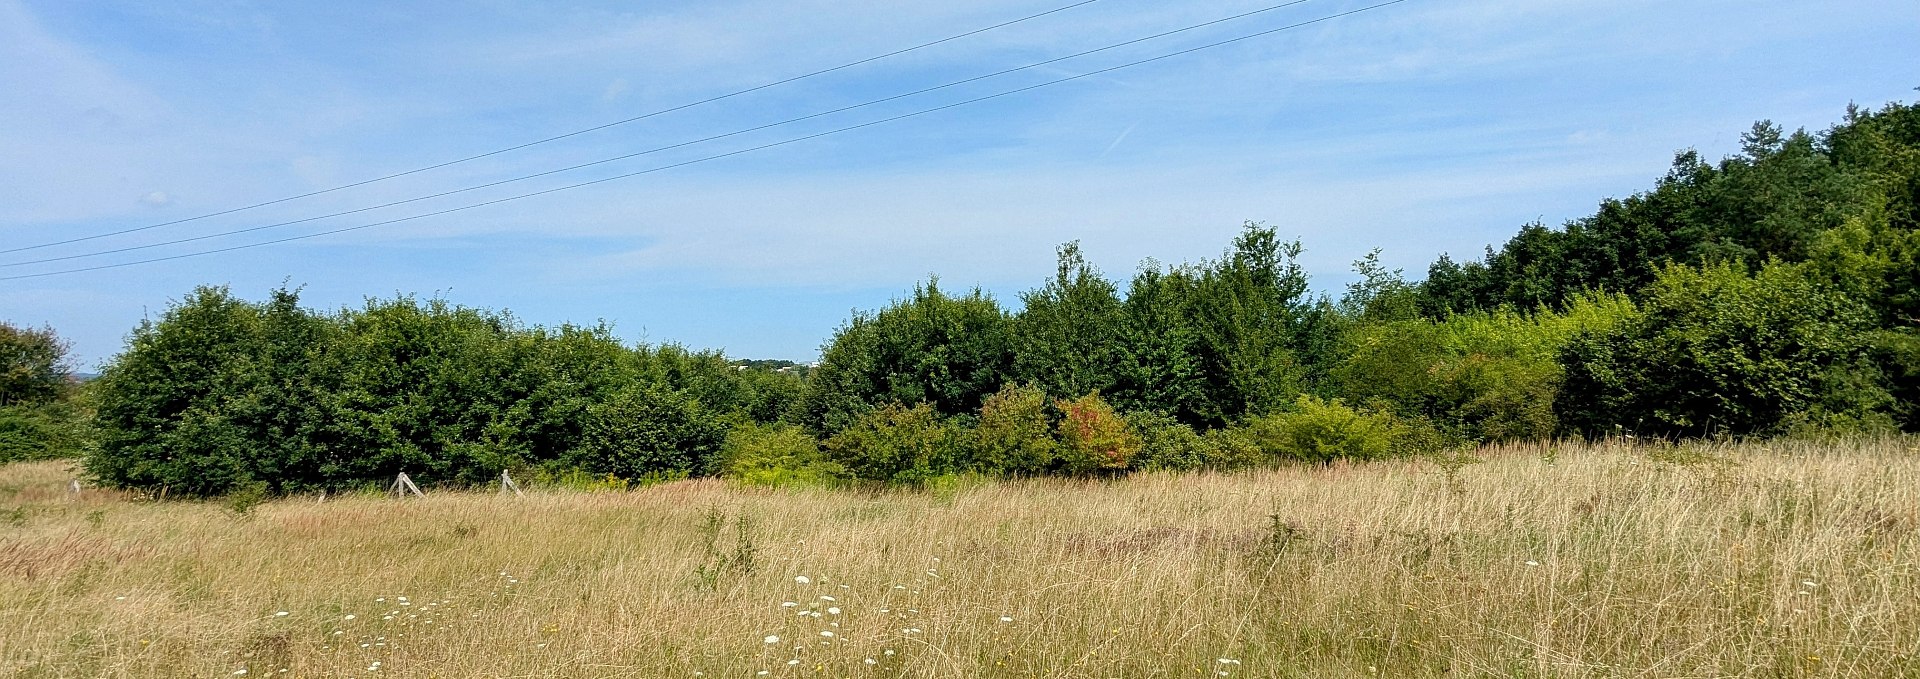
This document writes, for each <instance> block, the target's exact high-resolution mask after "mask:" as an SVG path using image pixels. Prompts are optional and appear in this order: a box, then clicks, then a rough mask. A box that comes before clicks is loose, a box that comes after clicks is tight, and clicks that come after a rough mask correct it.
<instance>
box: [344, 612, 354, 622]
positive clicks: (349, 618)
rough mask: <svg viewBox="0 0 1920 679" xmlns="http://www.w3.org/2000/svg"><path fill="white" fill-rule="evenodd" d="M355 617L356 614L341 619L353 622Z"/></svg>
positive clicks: (349, 614)
mask: <svg viewBox="0 0 1920 679" xmlns="http://www.w3.org/2000/svg"><path fill="white" fill-rule="evenodd" d="M354 617H355V616H354V614H352V613H348V614H347V617H344V618H341V620H352V619H354Z"/></svg>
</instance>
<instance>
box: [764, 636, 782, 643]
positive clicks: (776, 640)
mask: <svg viewBox="0 0 1920 679" xmlns="http://www.w3.org/2000/svg"><path fill="white" fill-rule="evenodd" d="M766 642H767V643H769V644H777V643H780V635H777V634H769V635H767V639H766Z"/></svg>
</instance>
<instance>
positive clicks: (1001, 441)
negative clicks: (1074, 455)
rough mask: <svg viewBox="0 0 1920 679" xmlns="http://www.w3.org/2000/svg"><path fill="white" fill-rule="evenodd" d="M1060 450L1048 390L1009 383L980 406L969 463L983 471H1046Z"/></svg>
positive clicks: (1017, 473)
mask: <svg viewBox="0 0 1920 679" xmlns="http://www.w3.org/2000/svg"><path fill="white" fill-rule="evenodd" d="M1059 451H1060V443H1059V442H1058V441H1056V440H1054V438H1053V423H1052V417H1051V416H1050V415H1049V414H1048V413H1047V394H1046V392H1043V391H1041V390H1039V389H1037V388H1034V387H1031V386H1020V385H1014V384H1009V385H1007V386H1005V387H1002V388H1001V389H1000V391H998V392H996V393H994V394H993V395H992V396H989V397H987V401H986V403H984V404H982V405H981V406H980V420H979V423H978V424H976V425H975V426H974V428H973V460H972V463H971V464H969V465H968V466H969V467H971V468H972V469H973V470H974V471H977V472H980V473H982V474H998V475H1014V476H1030V475H1036V474H1043V473H1046V472H1047V471H1048V470H1049V469H1051V468H1052V467H1053V465H1054V463H1055V462H1056V460H1057V458H1058V456H1059Z"/></svg>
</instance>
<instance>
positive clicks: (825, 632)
mask: <svg viewBox="0 0 1920 679" xmlns="http://www.w3.org/2000/svg"><path fill="white" fill-rule="evenodd" d="M820 636H823V637H826V638H829V639H831V638H833V633H832V632H829V631H826V630H820Z"/></svg>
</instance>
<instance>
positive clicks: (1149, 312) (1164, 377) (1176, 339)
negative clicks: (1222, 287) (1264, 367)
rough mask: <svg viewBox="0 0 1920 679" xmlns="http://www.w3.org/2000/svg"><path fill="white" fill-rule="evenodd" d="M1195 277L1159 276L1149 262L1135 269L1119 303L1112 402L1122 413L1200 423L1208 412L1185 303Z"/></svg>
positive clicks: (1182, 272)
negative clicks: (1136, 412)
mask: <svg viewBox="0 0 1920 679" xmlns="http://www.w3.org/2000/svg"><path fill="white" fill-rule="evenodd" d="M1194 288H1195V279H1194V276H1193V275H1192V273H1191V272H1190V271H1188V270H1187V269H1184V268H1174V269H1170V270H1167V271H1165V272H1162V271H1161V270H1160V267H1159V265H1158V264H1156V263H1154V262H1152V261H1151V260H1149V261H1148V262H1147V263H1146V264H1144V265H1142V266H1141V267H1140V272H1139V273H1138V274H1137V275H1135V276H1134V278H1133V282H1132V284H1131V285H1129V287H1128V289H1127V297H1126V300H1125V301H1124V302H1122V305H1121V315H1120V323H1119V326H1120V327H1119V330H1118V334H1119V337H1118V340H1117V346H1116V347H1115V348H1116V353H1117V354H1118V356H1117V357H1116V358H1115V361H1114V372H1115V375H1114V386H1113V394H1112V399H1113V402H1114V403H1116V404H1119V405H1120V406H1121V407H1123V408H1125V409H1127V410H1141V411H1148V410H1150V411H1157V412H1165V413H1172V414H1174V415H1176V416H1178V417H1179V418H1180V419H1181V420H1183V421H1186V422H1190V423H1199V422H1200V421H1201V420H1202V419H1203V417H1202V415H1201V413H1203V412H1208V411H1209V409H1207V408H1205V407H1204V404H1203V403H1202V400H1203V399H1204V398H1205V397H1206V395H1205V391H1204V380H1205V377H1204V374H1203V372H1202V368H1201V362H1200V356H1199V354H1198V344H1199V342H1200V333H1199V330H1198V329H1196V328H1195V327H1194V325H1193V319H1192V315H1191V308H1190V307H1191V305H1190V304H1189V300H1190V298H1191V297H1192V295H1193V292H1194Z"/></svg>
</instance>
